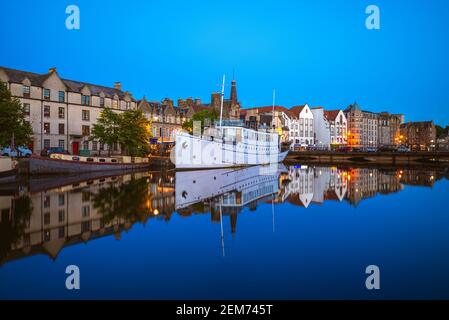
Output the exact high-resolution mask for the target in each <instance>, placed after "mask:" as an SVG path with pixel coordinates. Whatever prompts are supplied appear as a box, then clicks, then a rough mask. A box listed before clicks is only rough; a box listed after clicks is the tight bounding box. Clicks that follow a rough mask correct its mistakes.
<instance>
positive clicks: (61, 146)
mask: <svg viewBox="0 0 449 320" xmlns="http://www.w3.org/2000/svg"><path fill="white" fill-rule="evenodd" d="M58 147H60V148H62V149H65V141H64V140H59V141H58Z"/></svg>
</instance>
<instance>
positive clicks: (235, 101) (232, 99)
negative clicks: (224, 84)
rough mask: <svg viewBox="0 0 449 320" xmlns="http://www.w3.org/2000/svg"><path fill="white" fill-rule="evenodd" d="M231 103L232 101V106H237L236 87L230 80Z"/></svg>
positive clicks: (233, 81)
mask: <svg viewBox="0 0 449 320" xmlns="http://www.w3.org/2000/svg"><path fill="white" fill-rule="evenodd" d="M231 101H232V104H237V103H238V99H237V85H236V83H235V80H232V85H231Z"/></svg>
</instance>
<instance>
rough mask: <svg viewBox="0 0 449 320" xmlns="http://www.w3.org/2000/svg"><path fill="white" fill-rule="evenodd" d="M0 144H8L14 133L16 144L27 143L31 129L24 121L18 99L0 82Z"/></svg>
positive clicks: (31, 132)
mask: <svg viewBox="0 0 449 320" xmlns="http://www.w3.org/2000/svg"><path fill="white" fill-rule="evenodd" d="M0 128H1V129H0V146H9V145H10V144H11V139H12V136H13V134H14V140H15V144H16V145H28V144H29V143H30V141H31V136H32V134H33V129H32V128H31V125H30V124H29V123H28V122H26V121H25V112H24V111H23V106H22V104H21V103H20V101H19V99H17V98H13V97H12V96H11V92H10V91H9V90H8V88H7V87H6V85H5V84H4V83H2V82H0Z"/></svg>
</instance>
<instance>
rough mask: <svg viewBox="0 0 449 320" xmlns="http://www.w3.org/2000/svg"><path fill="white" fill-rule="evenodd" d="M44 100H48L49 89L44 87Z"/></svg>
mask: <svg viewBox="0 0 449 320" xmlns="http://www.w3.org/2000/svg"><path fill="white" fill-rule="evenodd" d="M44 100H50V89H44Z"/></svg>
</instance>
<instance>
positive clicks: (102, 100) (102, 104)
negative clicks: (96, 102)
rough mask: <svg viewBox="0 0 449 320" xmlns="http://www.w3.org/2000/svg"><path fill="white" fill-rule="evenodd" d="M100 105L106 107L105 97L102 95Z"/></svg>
mask: <svg viewBox="0 0 449 320" xmlns="http://www.w3.org/2000/svg"><path fill="white" fill-rule="evenodd" d="M100 107H104V98H103V97H100Z"/></svg>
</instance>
